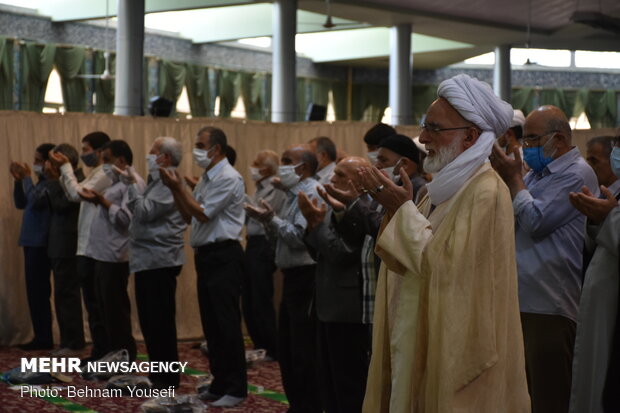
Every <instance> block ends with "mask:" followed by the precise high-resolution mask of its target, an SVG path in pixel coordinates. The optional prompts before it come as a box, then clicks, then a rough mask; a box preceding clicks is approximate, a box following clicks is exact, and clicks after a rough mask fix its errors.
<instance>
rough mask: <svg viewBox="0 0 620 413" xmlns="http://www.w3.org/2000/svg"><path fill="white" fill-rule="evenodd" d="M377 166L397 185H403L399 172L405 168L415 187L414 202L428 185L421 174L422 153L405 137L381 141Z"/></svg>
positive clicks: (393, 137) (398, 136)
mask: <svg viewBox="0 0 620 413" xmlns="http://www.w3.org/2000/svg"><path fill="white" fill-rule="evenodd" d="M375 166H376V167H377V169H381V170H382V171H383V172H385V173H386V174H387V176H388V178H390V179H391V180H392V181H393V182H394V183H396V184H400V183H402V181H401V177H400V175H399V171H400V168H405V171H407V175H408V177H409V180H410V181H411V186H412V187H413V199H414V201H415V200H416V199H417V195H418V191H419V190H420V189H421V188H422V187H423V186H424V185H426V184H427V183H428V182H427V181H426V180H425V179H424V178H423V177H422V175H420V173H419V169H420V151H419V150H418V147H417V146H416V144H415V142H413V140H412V139H411V138H409V137H407V136H404V135H392V136H389V137H387V138H385V139H384V140H382V141H381V143H380V144H379V151H378V153H377V163H376V164H375Z"/></svg>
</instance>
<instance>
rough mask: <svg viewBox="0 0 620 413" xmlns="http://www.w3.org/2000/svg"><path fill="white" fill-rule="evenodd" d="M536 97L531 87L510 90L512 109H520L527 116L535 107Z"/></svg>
mask: <svg viewBox="0 0 620 413" xmlns="http://www.w3.org/2000/svg"><path fill="white" fill-rule="evenodd" d="M535 98H536V95H535V92H534V89H533V88H531V87H523V88H515V89H512V99H511V103H512V107H513V108H515V109H520V110H521V111H523V114H524V115H525V116H527V114H528V113H530V112H531V111H532V110H534V109H535V107H536V99H535Z"/></svg>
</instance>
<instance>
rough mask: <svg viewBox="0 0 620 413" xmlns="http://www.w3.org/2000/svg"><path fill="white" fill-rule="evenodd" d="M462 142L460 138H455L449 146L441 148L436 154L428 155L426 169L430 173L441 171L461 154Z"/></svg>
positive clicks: (425, 161) (425, 160) (425, 162)
mask: <svg viewBox="0 0 620 413" xmlns="http://www.w3.org/2000/svg"><path fill="white" fill-rule="evenodd" d="M460 143H461V142H460V141H459V140H458V139H455V140H453V141H452V142H451V143H450V145H449V146H444V147H441V148H439V149H438V150H437V151H436V153H435V155H434V156H427V157H426V159H424V170H425V171H426V172H428V173H437V172H439V171H441V170H442V169H443V168H444V167H445V166H446V165H448V164H449V163H450V162H452V161H453V160H455V159H456V157H457V156H459V155H460V154H461V153H460V151H459V146H460Z"/></svg>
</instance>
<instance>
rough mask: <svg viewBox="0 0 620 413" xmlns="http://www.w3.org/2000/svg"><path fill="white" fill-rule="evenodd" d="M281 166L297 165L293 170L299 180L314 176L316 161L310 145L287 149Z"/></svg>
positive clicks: (283, 154) (298, 145) (293, 146)
mask: <svg viewBox="0 0 620 413" xmlns="http://www.w3.org/2000/svg"><path fill="white" fill-rule="evenodd" d="M281 163H282V165H299V166H298V167H297V168H295V173H297V174H298V175H299V176H300V177H301V180H303V179H305V178H309V177H311V176H314V174H315V173H316V168H317V166H318V161H317V159H316V155H315V154H314V152H313V151H312V148H311V147H310V145H307V144H297V145H292V146H290V147H288V149H286V150H285V151H284V152H283V153H282V158H281Z"/></svg>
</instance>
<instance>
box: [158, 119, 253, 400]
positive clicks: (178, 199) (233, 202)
mask: <svg viewBox="0 0 620 413" xmlns="http://www.w3.org/2000/svg"><path fill="white" fill-rule="evenodd" d="M194 146H195V147H194V151H193V155H194V162H195V163H196V164H197V165H198V166H199V167H201V168H203V169H204V173H203V175H202V177H201V178H200V181H199V182H198V184H197V185H196V187H195V188H194V192H193V196H192V193H190V192H189V191H188V190H187V189H186V188H184V186H183V180H182V178H181V177H180V175H179V173H178V172H177V171H169V170H167V169H164V168H160V170H159V173H160V176H161V178H162V181H163V182H164V184H165V185H166V186H168V187H169V188H170V190H171V191H172V195H173V197H174V202H175V203H176V205H177V208H178V209H179V211H180V212H181V215H182V216H183V218H184V219H185V222H187V223H190V222H191V225H192V233H191V237H190V244H191V246H192V247H193V248H194V251H195V255H194V261H195V264H196V273H197V280H196V281H197V292H198V304H199V306H200V320H201V321H202V329H203V332H204V335H205V338H206V339H207V342H208V343H209V367H210V369H211V373H212V374H213V382H212V383H211V385H210V387H209V389H208V391H206V392H203V393H201V396H202V397H204V398H206V399H208V400H212V401H213V403H211V405H212V406H216V407H232V406H236V405H237V404H239V403H241V402H242V401H243V400H244V399H245V397H246V396H247V375H246V364H245V351H244V347H243V336H242V334H241V309H240V308H239V299H240V298H241V297H240V296H241V282H242V281H241V280H242V277H243V249H242V248H241V244H240V243H239V240H240V239H241V231H242V229H243V222H244V220H245V212H244V211H243V200H244V185H243V178H242V177H241V175H240V174H239V172H237V171H236V170H235V168H233V167H232V166H231V165H230V163H229V162H228V159H226V148H227V146H228V145H227V139H226V134H225V133H224V131H222V130H221V129H219V128H215V127H211V126H206V127H204V128H202V129H200V130H199V131H198V133H197V134H196V139H195V145H194Z"/></svg>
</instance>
